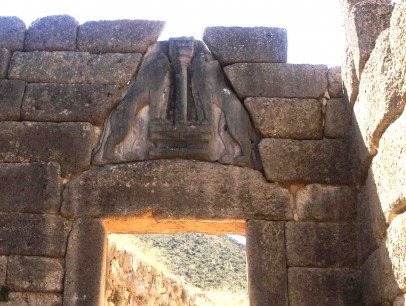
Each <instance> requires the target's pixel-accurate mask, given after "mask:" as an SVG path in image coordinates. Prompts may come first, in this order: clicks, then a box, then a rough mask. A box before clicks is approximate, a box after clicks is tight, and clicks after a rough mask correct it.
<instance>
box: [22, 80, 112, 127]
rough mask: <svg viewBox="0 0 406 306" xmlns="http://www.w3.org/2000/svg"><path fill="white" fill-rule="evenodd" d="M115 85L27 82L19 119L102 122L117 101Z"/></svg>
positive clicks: (100, 123)
mask: <svg viewBox="0 0 406 306" xmlns="http://www.w3.org/2000/svg"><path fill="white" fill-rule="evenodd" d="M118 94H119V91H118V87H117V86H114V85H100V84H28V85H27V89H26V91H25V95H24V100H23V104H22V110H21V111H22V118H23V120H28V121H53V122H58V121H59V122H60V121H85V122H90V123H92V124H94V125H99V126H100V125H102V124H103V122H104V119H105V118H106V117H107V115H108V114H109V112H110V111H111V109H112V108H113V107H114V105H115V104H116V103H117V101H118Z"/></svg>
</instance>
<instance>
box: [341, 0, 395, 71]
mask: <svg viewBox="0 0 406 306" xmlns="http://www.w3.org/2000/svg"><path fill="white" fill-rule="evenodd" d="M392 11H393V6H392V5H391V4H381V3H372V2H360V3H357V4H355V5H354V6H353V8H352V10H351V13H350V16H349V17H348V23H347V25H346V26H347V28H348V29H347V33H348V35H349V37H347V40H348V41H349V42H350V47H351V52H352V54H353V55H354V63H355V70H356V71H357V76H358V78H359V79H360V78H361V73H362V71H363V69H364V67H365V64H366V62H367V61H368V59H369V56H370V54H371V52H372V50H373V49H374V47H375V41H376V40H377V38H378V36H379V34H381V32H382V31H383V30H385V29H387V28H388V27H389V24H390V17H391V15H392Z"/></svg>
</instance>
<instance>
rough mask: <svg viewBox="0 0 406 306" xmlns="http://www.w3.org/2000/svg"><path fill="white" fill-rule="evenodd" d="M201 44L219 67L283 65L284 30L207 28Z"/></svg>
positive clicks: (284, 61)
mask: <svg viewBox="0 0 406 306" xmlns="http://www.w3.org/2000/svg"><path fill="white" fill-rule="evenodd" d="M203 41H204V42H205V43H206V45H207V47H208V48H209V49H210V51H211V52H212V53H213V55H214V56H215V57H216V59H217V60H218V61H219V62H220V64H221V65H222V66H224V65H230V64H235V63H286V61H287V57H288V37H287V31H286V29H282V28H267V27H253V28H248V27H247V28H245V27H208V28H206V29H205V30H204V33H203Z"/></svg>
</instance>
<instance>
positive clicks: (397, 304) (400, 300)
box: [393, 294, 406, 306]
mask: <svg viewBox="0 0 406 306" xmlns="http://www.w3.org/2000/svg"><path fill="white" fill-rule="evenodd" d="M405 305H406V294H402V295H399V296H398V297H397V298H396V300H395V301H394V302H393V306H405Z"/></svg>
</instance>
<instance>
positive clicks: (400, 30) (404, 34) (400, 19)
mask: <svg viewBox="0 0 406 306" xmlns="http://www.w3.org/2000/svg"><path fill="white" fill-rule="evenodd" d="M396 2H397V4H396V6H395V8H394V10H393V13H392V17H391V20H390V45H391V52H392V56H393V61H394V63H395V65H396V66H397V67H399V68H401V67H403V69H404V70H405V69H406V67H405V63H406V55H405V49H404V46H405V42H406V2H405V1H396ZM404 70H403V72H404ZM403 75H404V74H403ZM403 91H405V89H403Z"/></svg>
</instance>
